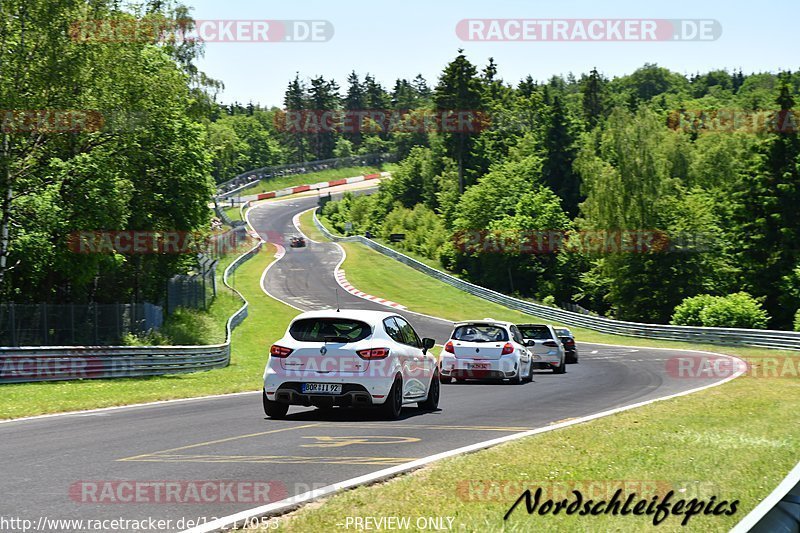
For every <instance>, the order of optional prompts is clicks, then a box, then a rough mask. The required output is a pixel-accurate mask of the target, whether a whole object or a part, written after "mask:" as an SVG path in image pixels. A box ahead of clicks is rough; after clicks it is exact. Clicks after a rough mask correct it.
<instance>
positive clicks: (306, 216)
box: [298, 210, 328, 242]
mask: <svg viewBox="0 0 800 533" xmlns="http://www.w3.org/2000/svg"><path fill="white" fill-rule="evenodd" d="M298 222H299V223H300V231H302V232H303V234H304V235H305V236H306V237H308V238H309V239H312V240H315V241H319V242H326V241H327V240H328V238H327V237H326V236H325V235H324V234H323V233H322V232H321V231H320V230H319V228H318V227H317V225H316V224H314V211H313V210H309V211H306V212H305V213H303V214H302V215H300V218H299V220H298Z"/></svg>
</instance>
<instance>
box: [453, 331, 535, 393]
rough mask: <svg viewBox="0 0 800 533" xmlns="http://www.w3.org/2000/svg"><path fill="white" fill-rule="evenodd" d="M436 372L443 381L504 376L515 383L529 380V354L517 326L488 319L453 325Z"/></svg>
mask: <svg viewBox="0 0 800 533" xmlns="http://www.w3.org/2000/svg"><path fill="white" fill-rule="evenodd" d="M439 372H440V374H441V379H442V381H443V382H444V383H449V382H450V381H451V380H452V379H455V380H457V381H458V380H466V379H481V380H486V379H491V380H497V379H505V380H509V381H510V382H511V383H516V384H518V383H522V382H524V381H531V380H532V379H533V370H532V365H531V356H530V353H529V352H528V350H527V348H526V347H525V345H524V343H523V339H522V334H521V333H520V331H519V329H517V327H516V326H515V325H514V324H512V323H510V322H502V321H498V320H494V319H491V318H486V319H484V320H471V321H468V322H458V323H456V324H455V326H454V328H453V333H452V334H451V335H450V340H449V341H447V343H446V344H445V345H444V350H443V351H442V355H441V358H440V360H439Z"/></svg>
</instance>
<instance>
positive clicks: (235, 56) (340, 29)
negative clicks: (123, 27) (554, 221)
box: [184, 0, 800, 105]
mask: <svg viewBox="0 0 800 533" xmlns="http://www.w3.org/2000/svg"><path fill="white" fill-rule="evenodd" d="M184 1H185V2H186V4H187V5H189V6H191V7H193V8H194V10H193V15H194V17H195V18H196V19H213V20H217V19H224V20H231V19H237V20H243V19H246V20H250V19H268V20H269V19H273V20H275V19H277V20H285V19H312V20H328V21H330V22H331V23H332V24H333V26H334V29H335V35H334V36H333V38H332V39H331V40H330V41H329V42H325V43H207V44H206V54H205V57H204V58H203V59H202V60H201V61H200V63H199V66H200V68H201V69H202V70H204V71H205V72H206V73H207V74H209V75H210V76H212V77H214V78H217V79H220V80H222V81H223V82H224V83H225V86H226V89H225V91H224V93H223V94H222V95H221V97H220V100H221V101H223V102H226V103H228V102H232V101H234V100H238V101H240V102H243V103H246V102H248V101H253V102H259V103H261V104H263V105H281V104H282V100H283V92H284V90H285V88H286V84H287V83H288V81H289V80H290V79H291V78H293V77H294V75H295V72H299V73H300V75H301V76H302V77H311V76H316V75H322V76H324V77H325V78H334V79H336V80H337V81H338V82H339V84H340V85H341V86H344V85H345V79H346V76H347V74H348V73H349V72H350V71H352V70H355V71H356V72H358V73H359V74H362V75H363V74H364V73H366V72H369V73H371V74H373V75H374V76H375V77H376V78H377V79H378V81H380V82H381V83H383V84H384V86H385V87H387V88H391V86H392V85H393V84H394V80H395V79H396V78H398V77H405V78H413V77H414V76H416V74H418V73H421V74H422V75H423V76H425V78H426V79H427V80H428V82H429V83H430V84H431V85H434V84H435V82H436V79H437V78H438V75H439V73H440V72H441V70H442V68H443V67H444V66H445V65H446V64H447V62H448V61H450V60H451V59H452V58H453V57H455V55H456V53H457V49H458V48H464V49H465V52H466V54H467V56H468V57H469V59H470V60H471V61H472V62H473V63H476V64H477V65H478V66H479V67H481V68H482V67H483V66H484V65H485V64H486V62H487V60H488V58H489V57H494V58H495V62H496V63H497V64H498V67H499V75H500V77H502V78H503V79H504V80H506V81H508V82H513V83H516V82H517V81H518V80H520V79H521V78H523V77H524V76H526V75H528V74H530V75H532V76H533V77H534V78H535V79H539V80H543V79H547V78H548V77H550V76H551V75H553V74H566V73H568V72H570V71H571V72H574V73H576V74H580V73H582V72H587V71H589V70H590V69H591V68H592V67H593V66H596V67H597V68H598V70H600V71H601V72H603V73H605V74H606V75H608V76H614V75H622V74H627V73H630V72H632V71H633V70H635V69H636V68H638V67H640V66H641V65H643V64H644V63H645V62H650V63H658V64H659V65H662V66H665V67H668V68H670V69H672V70H675V71H678V72H681V73H686V74H691V73H694V72H698V71H700V72H703V71H707V70H709V69H714V68H728V69H738V68H739V67H741V68H742V69H743V70H744V71H745V72H752V71H756V72H758V71H777V70H783V69H792V70H796V69H798V67H800V60H798V56H797V50H798V46H797V30H796V29H795V28H794V26H795V25H796V24H795V23H796V21H797V19H798V15H799V14H800V2H797V0H773V1H767V2H745V1H736V0H728V1H717V0H693V1H684V0H671V1H668V2H664V1H650V2H645V1H642V0H640V1H639V2H634V1H619V2H597V1H575V0H561V1H557V2H550V1H547V2H545V1H536V0H528V1H523V0H492V1H483V2H479V1H474V0H466V1H445V0H425V1H421V0H401V1H393V2H380V1H378V0H371V1H364V0H341V1H339V2H334V1H331V0H324V1H320V0H292V1H291V2H273V1H257V0H225V1H220V0H184ZM465 18H528V19H530V18H535V19H559V18H583V19H586V18H591V19H594V18H666V19H715V20H717V21H719V22H720V24H721V25H722V36H721V37H720V38H719V39H718V40H716V41H711V42H618V43H613V42H496V43H489V42H464V41H461V40H460V39H459V38H458V37H457V36H456V32H455V27H456V23H457V22H458V21H459V20H461V19H465Z"/></svg>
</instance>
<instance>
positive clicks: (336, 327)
mask: <svg viewBox="0 0 800 533" xmlns="http://www.w3.org/2000/svg"><path fill="white" fill-rule="evenodd" d="M371 334H372V328H370V327H369V325H368V324H366V323H364V322H361V321H360V320H350V319H345V318H322V317H321V318H303V319H300V320H298V321H296V322H295V323H294V324H292V327H291V328H289V335H291V336H292V338H293V339H295V340H298V341H301V342H358V341H360V340H363V339H366V338H367V337H369V336H370V335H371Z"/></svg>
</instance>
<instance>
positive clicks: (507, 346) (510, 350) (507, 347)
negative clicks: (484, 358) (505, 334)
mask: <svg viewBox="0 0 800 533" xmlns="http://www.w3.org/2000/svg"><path fill="white" fill-rule="evenodd" d="M510 353H514V345H513V344H511V343H510V342H507V343H505V344H504V345H503V351H502V352H500V355H507V354H510Z"/></svg>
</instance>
